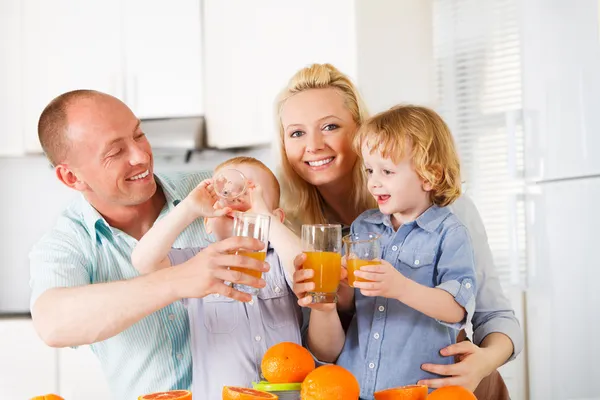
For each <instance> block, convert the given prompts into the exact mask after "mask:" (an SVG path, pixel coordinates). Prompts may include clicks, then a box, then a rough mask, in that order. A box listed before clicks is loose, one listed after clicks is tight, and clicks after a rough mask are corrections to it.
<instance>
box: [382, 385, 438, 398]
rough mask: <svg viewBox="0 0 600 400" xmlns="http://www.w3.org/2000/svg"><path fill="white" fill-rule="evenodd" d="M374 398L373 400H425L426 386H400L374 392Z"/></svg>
mask: <svg viewBox="0 0 600 400" xmlns="http://www.w3.org/2000/svg"><path fill="white" fill-rule="evenodd" d="M374 396H375V400H425V399H426V398H427V386H425V385H408V386H400V387H397V388H392V389H386V390H381V391H379V392H375V393H374Z"/></svg>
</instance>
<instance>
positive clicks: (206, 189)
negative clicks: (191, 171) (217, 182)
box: [182, 179, 231, 218]
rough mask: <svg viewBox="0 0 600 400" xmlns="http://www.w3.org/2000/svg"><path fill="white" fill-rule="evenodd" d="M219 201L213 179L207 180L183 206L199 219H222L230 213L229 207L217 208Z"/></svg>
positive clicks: (191, 193) (190, 195)
mask: <svg viewBox="0 0 600 400" xmlns="http://www.w3.org/2000/svg"><path fill="white" fill-rule="evenodd" d="M218 200H219V198H218V197H217V194H216V193H215V189H214V187H213V182H212V179H205V180H203V181H202V182H200V184H199V185H198V186H196V187H195V188H194V189H193V190H192V191H191V192H190V194H188V195H187V197H186V198H185V199H184V200H183V201H182V204H183V205H184V206H185V207H188V209H189V210H190V211H191V212H192V213H194V214H195V215H196V217H197V218H211V217H222V216H224V215H227V214H228V213H230V212H231V208H229V207H215V205H216V204H217V202H218Z"/></svg>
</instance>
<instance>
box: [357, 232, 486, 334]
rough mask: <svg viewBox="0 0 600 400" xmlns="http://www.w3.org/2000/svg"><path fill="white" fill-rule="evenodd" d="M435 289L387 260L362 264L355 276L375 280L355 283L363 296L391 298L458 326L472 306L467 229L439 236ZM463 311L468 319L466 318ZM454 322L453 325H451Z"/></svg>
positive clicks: (471, 263) (472, 273)
mask: <svg viewBox="0 0 600 400" xmlns="http://www.w3.org/2000/svg"><path fill="white" fill-rule="evenodd" d="M436 269H437V282H438V286H437V287H435V288H431V287H427V286H424V285H421V284H419V283H417V282H415V281H413V280H411V279H409V278H407V277H405V276H404V275H402V274H401V273H400V272H399V271H397V270H396V269H395V268H394V267H393V266H392V265H391V264H390V263H388V262H386V261H382V263H381V265H372V266H367V267H362V268H361V270H360V271H357V272H356V273H355V275H356V276H360V277H361V278H364V279H367V280H370V281H374V282H356V283H355V286H356V287H358V288H360V289H361V292H362V293H363V294H364V295H365V296H384V297H388V298H394V299H397V300H399V301H401V302H402V303H404V304H406V305H407V306H409V307H411V308H414V309H415V310H417V311H420V312H422V313H423V314H425V315H427V316H429V317H431V318H435V319H437V320H438V321H440V322H442V323H447V324H453V327H455V328H457V329H459V328H461V327H462V325H464V323H465V322H468V321H469V320H470V319H471V316H472V315H473V311H474V309H475V293H476V291H475V263H474V259H473V248H472V247H471V242H470V239H469V235H468V233H467V230H466V229H465V228H464V227H463V226H462V225H461V226H459V227H457V228H454V229H452V230H451V231H449V232H447V233H446V235H445V236H444V238H443V239H442V244H441V251H440V257H439V259H438V262H437V268H436ZM465 314H466V316H467V318H465ZM454 324H456V326H454Z"/></svg>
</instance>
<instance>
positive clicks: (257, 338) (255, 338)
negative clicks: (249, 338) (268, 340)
mask: <svg viewBox="0 0 600 400" xmlns="http://www.w3.org/2000/svg"><path fill="white" fill-rule="evenodd" d="M260 339H262V338H261V337H260V336H259V335H256V336H254V340H256V341H257V342H260Z"/></svg>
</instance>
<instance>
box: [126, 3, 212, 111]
mask: <svg viewBox="0 0 600 400" xmlns="http://www.w3.org/2000/svg"><path fill="white" fill-rule="evenodd" d="M124 7H125V11H124V16H123V23H124V37H123V39H124V43H125V50H124V54H125V63H126V74H125V79H126V82H125V90H126V100H127V103H128V104H129V105H130V106H131V107H132V109H133V111H134V112H135V113H136V115H137V116H138V117H140V118H164V117H181V116H199V115H202V113H203V108H202V98H203V95H202V54H201V51H202V48H201V29H200V25H201V15H200V0H178V1H173V2H165V1H163V0H125V1H124Z"/></svg>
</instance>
